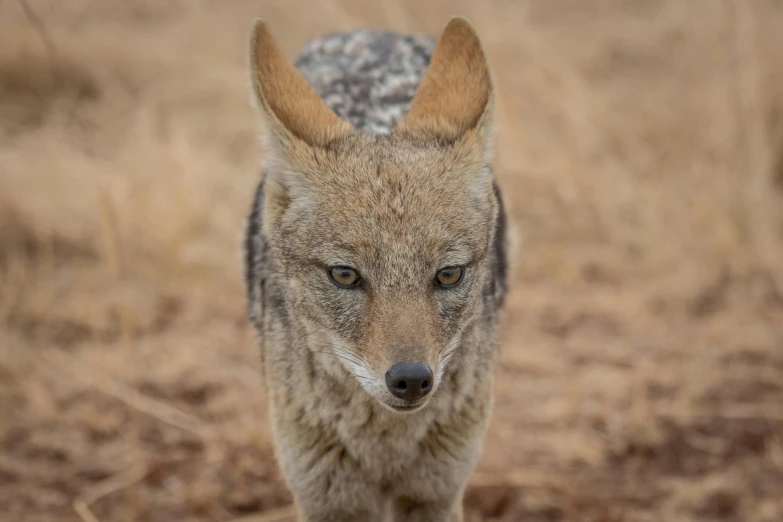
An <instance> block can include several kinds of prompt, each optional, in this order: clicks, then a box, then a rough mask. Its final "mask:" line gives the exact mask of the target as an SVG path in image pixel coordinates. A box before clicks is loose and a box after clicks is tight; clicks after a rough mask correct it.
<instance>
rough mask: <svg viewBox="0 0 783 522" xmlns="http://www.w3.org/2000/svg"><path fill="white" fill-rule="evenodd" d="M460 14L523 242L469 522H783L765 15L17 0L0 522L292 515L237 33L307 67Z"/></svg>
mask: <svg viewBox="0 0 783 522" xmlns="http://www.w3.org/2000/svg"><path fill="white" fill-rule="evenodd" d="M456 14H459V15H463V16H466V17H468V18H469V19H470V20H471V21H472V23H473V24H474V25H475V26H476V28H477V29H478V31H479V33H480V35H481V37H482V39H483V42H484V45H485V48H486V52H487V54H488V57H489V61H490V64H491V66H492V68H493V71H494V76H495V80H496V83H497V90H498V96H499V100H498V111H497V113H498V118H499V127H498V136H497V149H498V150H497V159H496V162H495V166H496V172H497V176H498V179H499V183H500V185H501V187H502V188H503V190H504V192H505V196H506V199H507V203H508V206H509V211H510V214H511V215H512V218H513V221H514V224H515V227H516V231H517V235H518V242H519V247H518V259H517V264H516V266H515V268H514V271H513V276H512V288H513V290H512V293H511V296H510V298H509V301H508V306H507V309H506V318H505V327H504V331H503V342H502V345H503V349H502V354H501V356H500V371H499V379H498V386H497V401H496V407H495V411H494V416H493V420H492V424H491V427H490V431H489V433H488V436H487V440H486V447H485V451H484V454H483V457H482V459H481V462H480V464H479V466H478V468H477V470H476V472H475V473H474V475H473V476H472V477H471V479H470V483H469V487H468V490H467V495H466V508H467V520H468V521H529V522H539V521H541V522H544V521H546V522H554V521H580V522H587V521H595V522H631V521H651V522H652V521H661V520H665V521H667V522H675V521H713V520H730V521H738V522H740V521H741V522H780V521H781V520H783V494H781V492H782V491H783V160H782V159H781V158H782V157H783V156H782V154H783V110H781V109H783V30H781V29H783V2H780V1H772V0H769V1H764V0H736V1H717V0H715V1H713V0H693V1H689V2H684V1H680V0H669V1H664V0H660V1H656V0H591V1H589V2H588V1H583V0H539V1H531V0H528V1H524V0H520V1H516V2H512V1H511V0H498V1H489V0H482V1H479V0H473V1H454V2H446V1H440V0H419V1H402V0H394V1H392V0H388V1H376V2H371V1H364V0H345V1H338V0H318V1H313V2H307V3H304V2H294V1H292V0H280V1H267V0H252V1H251V0H231V1H228V0H221V1H218V0H167V1H162V0H3V1H2V2H0V520H3V521H6V520H7V521H13V522H17V521H31V522H32V521H58V522H59V521H62V522H106V521H122V522H124V521H145V522H171V521H185V522H190V521H218V522H231V521H234V522H237V521H240V520H241V521H243V522H271V521H292V520H293V517H292V513H293V511H292V506H291V497H290V495H289V493H288V492H287V490H286V488H285V486H284V485H283V482H282V480H281V476H280V473H279V471H278V469H277V467H276V464H275V462H274V458H273V454H272V448H271V439H270V433H269V431H268V426H267V420H266V398H265V391H264V386H263V382H262V380H261V378H260V376H259V365H258V355H257V347H256V344H255V340H254V334H253V332H252V331H251V328H250V326H249V324H248V321H247V320H246V318H245V313H244V295H243V286H242V281H241V275H240V274H241V272H240V267H241V263H240V249H239V241H240V237H241V232H242V226H243V219H244V217H245V214H246V212H247V210H248V209H249V205H250V202H251V198H252V193H253V189H254V187H255V184H256V183H257V181H258V179H259V175H260V174H259V169H258V165H259V161H260V158H261V156H262V152H263V151H262V150H261V148H260V145H259V144H258V140H257V134H258V131H259V127H258V125H259V123H260V122H259V119H258V118H257V117H256V115H255V113H254V111H253V110H252V109H251V106H250V103H249V90H248V85H247V75H246V71H245V63H246V56H245V52H246V47H247V39H248V32H249V29H250V25H251V21H252V20H253V19H254V18H255V17H257V16H262V17H264V18H265V19H266V20H267V21H268V22H269V25H270V27H271V28H272V30H273V31H274V33H275V34H276V36H277V38H278V39H279V40H280V42H281V45H282V46H283V48H284V49H285V51H286V52H287V53H288V55H289V56H290V57H291V58H292V59H293V58H295V57H296V55H297V53H298V50H299V48H300V46H301V45H302V44H303V43H304V42H305V41H307V40H308V39H312V38H315V37H318V36H319V35H322V34H324V33H326V32H332V31H338V30H350V29H354V28H360V27H372V28H380V29H389V30H395V31H406V32H414V33H421V34H432V35H436V34H437V33H438V32H439V31H440V29H441V28H442V27H443V26H444V24H445V22H446V21H447V19H448V18H449V17H451V16H452V15H456Z"/></svg>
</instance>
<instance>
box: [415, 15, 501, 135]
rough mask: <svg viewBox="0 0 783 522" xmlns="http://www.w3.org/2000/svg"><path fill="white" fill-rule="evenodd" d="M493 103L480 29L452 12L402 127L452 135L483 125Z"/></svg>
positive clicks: (426, 132) (461, 133)
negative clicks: (451, 16)
mask: <svg viewBox="0 0 783 522" xmlns="http://www.w3.org/2000/svg"><path fill="white" fill-rule="evenodd" d="M491 107H492V81H491V79H490V74H489V68H488V66H487V61H486V58H485V57H484V52H483V50H482V49H481V43H480V42H479V39H478V35H477V34H476V32H475V31H474V29H473V27H471V25H470V24H469V23H468V22H467V21H466V20H464V19H462V18H453V19H452V20H451V21H449V23H448V25H447V26H446V28H445V29H444V30H443V34H442V35H441V37H440V39H439V40H438V45H437V46H436V48H435V52H434V53H433V54H432V59H431V61H430V66H429V68H428V70H427V74H426V75H425V76H424V78H423V79H422V81H421V84H420V85H419V89H418V91H417V92H416V97H415V98H414V100H413V103H412V105H411V110H410V112H409V113H408V116H407V117H406V118H405V121H404V122H403V123H402V124H401V125H400V129H401V130H403V131H406V132H422V133H425V134H428V133H429V134H435V135H437V136H439V137H440V138H441V139H444V140H446V141H453V140H456V139H458V138H459V137H461V136H463V135H464V134H465V133H466V132H468V131H471V130H474V129H476V128H478V127H481V125H480V123H481V120H482V118H483V117H484V115H485V113H487V112H488V111H491Z"/></svg>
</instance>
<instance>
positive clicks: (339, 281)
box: [326, 266, 361, 288]
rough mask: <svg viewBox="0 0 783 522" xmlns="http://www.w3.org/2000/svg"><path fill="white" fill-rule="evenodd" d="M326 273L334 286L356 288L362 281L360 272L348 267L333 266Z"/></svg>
mask: <svg viewBox="0 0 783 522" xmlns="http://www.w3.org/2000/svg"><path fill="white" fill-rule="evenodd" d="M326 272H327V273H328V274H329V279H331V280H332V282H333V283H334V284H336V285H337V286H341V287H343V288H352V287H355V286H356V285H358V284H359V281H361V278H360V277H359V272H357V271H356V270H354V269H353V268H349V267H347V266H333V267H330V268H328V269H327V270H326Z"/></svg>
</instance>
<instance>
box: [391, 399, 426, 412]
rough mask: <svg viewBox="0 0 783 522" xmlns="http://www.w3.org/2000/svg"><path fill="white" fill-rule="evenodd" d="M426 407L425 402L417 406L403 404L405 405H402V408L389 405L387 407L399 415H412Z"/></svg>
mask: <svg viewBox="0 0 783 522" xmlns="http://www.w3.org/2000/svg"><path fill="white" fill-rule="evenodd" d="M426 405H427V401H424V402H419V403H417V404H405V405H402V406H397V405H391V404H389V405H388V406H389V407H390V408H391V409H392V410H394V411H397V412H400V413H413V412H414V411H418V410H420V409H422V408H423V407H424V406H426Z"/></svg>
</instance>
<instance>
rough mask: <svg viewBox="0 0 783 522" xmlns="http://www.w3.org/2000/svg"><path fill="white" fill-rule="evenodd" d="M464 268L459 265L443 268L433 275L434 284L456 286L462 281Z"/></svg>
mask: <svg viewBox="0 0 783 522" xmlns="http://www.w3.org/2000/svg"><path fill="white" fill-rule="evenodd" d="M464 273H465V270H464V269H463V268H462V267H459V266H450V267H448V268H444V269H443V270H441V271H440V272H438V273H437V275H436V276H435V284H436V285H438V286H443V287H447V288H448V287H451V286H457V285H458V284H459V282H460V281H462V276H463V275H464Z"/></svg>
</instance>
